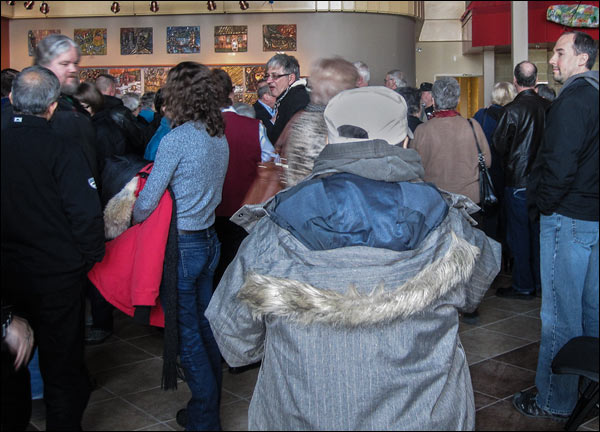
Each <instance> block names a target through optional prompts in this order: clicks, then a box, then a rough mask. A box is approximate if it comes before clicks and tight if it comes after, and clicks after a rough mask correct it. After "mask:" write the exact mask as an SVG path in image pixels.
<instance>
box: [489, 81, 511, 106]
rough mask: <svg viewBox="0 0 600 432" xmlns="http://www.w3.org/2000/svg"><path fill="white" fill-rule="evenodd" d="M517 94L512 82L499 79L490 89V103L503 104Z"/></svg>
mask: <svg viewBox="0 0 600 432" xmlns="http://www.w3.org/2000/svg"><path fill="white" fill-rule="evenodd" d="M515 96H517V89H516V88H515V86H514V85H513V83H509V82H508V81H501V82H497V83H496V84H494V89H493V90H492V103H493V104H496V105H501V106H504V105H506V104H507V103H509V102H512V100H513V99H514V98H515Z"/></svg>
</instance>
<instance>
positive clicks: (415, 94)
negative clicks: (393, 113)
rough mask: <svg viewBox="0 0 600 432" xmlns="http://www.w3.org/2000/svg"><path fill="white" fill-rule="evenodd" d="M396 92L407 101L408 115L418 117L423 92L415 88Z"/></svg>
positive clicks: (401, 89)
mask: <svg viewBox="0 0 600 432" xmlns="http://www.w3.org/2000/svg"><path fill="white" fill-rule="evenodd" d="M396 92H398V94H399V95H400V96H402V97H403V98H404V100H405V101H406V107H407V109H408V114H409V115H412V116H418V115H419V111H420V110H421V90H419V89H418V88H414V87H401V88H399V89H396Z"/></svg>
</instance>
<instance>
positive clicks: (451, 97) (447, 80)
mask: <svg viewBox="0 0 600 432" xmlns="http://www.w3.org/2000/svg"><path fill="white" fill-rule="evenodd" d="M431 94H432V96H433V103H434V105H435V108H436V109H440V110H449V109H454V108H456V107H457V105H458V99H459V98H460V85H459V84H458V81H456V78H452V77H441V78H438V79H437V80H435V82H434V83H433V88H432V89H431Z"/></svg>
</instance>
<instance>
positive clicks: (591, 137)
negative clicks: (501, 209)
mask: <svg viewBox="0 0 600 432" xmlns="http://www.w3.org/2000/svg"><path fill="white" fill-rule="evenodd" d="M596 73H597V72H596ZM598 156H599V155H598V90H597V89H595V88H594V87H592V85H591V84H589V83H588V82H587V81H586V80H585V79H583V78H579V79H576V80H574V81H573V82H572V83H571V84H570V85H569V86H568V87H563V89H562V90H561V92H560V94H559V96H558V98H556V99H555V100H554V102H552V106H551V107H550V110H549V111H548V114H547V117H546V133H545V137H544V141H543V143H542V146H541V148H540V150H539V152H538V155H537V158H536V160H535V163H534V166H533V169H532V172H531V175H530V176H529V183H528V186H527V188H528V190H527V192H528V206H529V216H530V218H532V219H535V218H536V217H537V213H538V211H539V212H541V213H542V214H545V215H550V214H552V213H558V214H561V215H563V216H567V217H570V218H573V219H579V220H587V221H598V198H599V195H598V171H599V170H600V168H599V164H598Z"/></svg>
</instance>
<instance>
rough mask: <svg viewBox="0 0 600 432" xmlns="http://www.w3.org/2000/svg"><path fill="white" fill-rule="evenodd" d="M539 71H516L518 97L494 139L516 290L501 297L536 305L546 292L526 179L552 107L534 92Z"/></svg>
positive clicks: (529, 67) (526, 65) (524, 65)
mask: <svg viewBox="0 0 600 432" xmlns="http://www.w3.org/2000/svg"><path fill="white" fill-rule="evenodd" d="M536 81H537V68H536V67H535V65H534V64H533V63H531V62H528V61H523V62H521V63H519V64H518V65H517V66H515V70H514V80H513V83H514V84H515V87H516V88H517V91H518V92H519V94H518V95H517V97H515V99H514V100H513V101H512V102H511V103H509V104H507V105H506V106H505V107H504V114H503V115H502V117H501V118H500V121H499V122H498V126H497V128H496V131H495V132H494V136H493V146H494V148H495V150H496V152H497V153H498V155H499V156H500V157H501V158H502V166H503V168H504V178H505V183H504V184H505V188H504V205H505V209H506V243H507V245H508V247H509V248H510V251H511V253H512V256H513V266H512V286H511V287H507V288H498V289H497V290H496V295H497V296H500V297H512V298H519V299H525V300H526V299H533V298H534V297H535V294H536V292H539V291H540V290H541V284H540V264H539V260H540V251H539V225H538V224H537V223H536V222H531V221H529V218H528V217H527V198H526V190H527V176H528V175H529V172H530V171H531V163H532V162H533V159H534V157H535V154H536V153H537V149H538V148H539V146H540V143H541V142H542V137H543V134H544V119H545V113H546V109H547V108H548V106H549V105H550V102H549V101H547V100H546V99H544V98H542V97H541V96H539V95H538V94H537V93H536V92H535V84H536Z"/></svg>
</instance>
